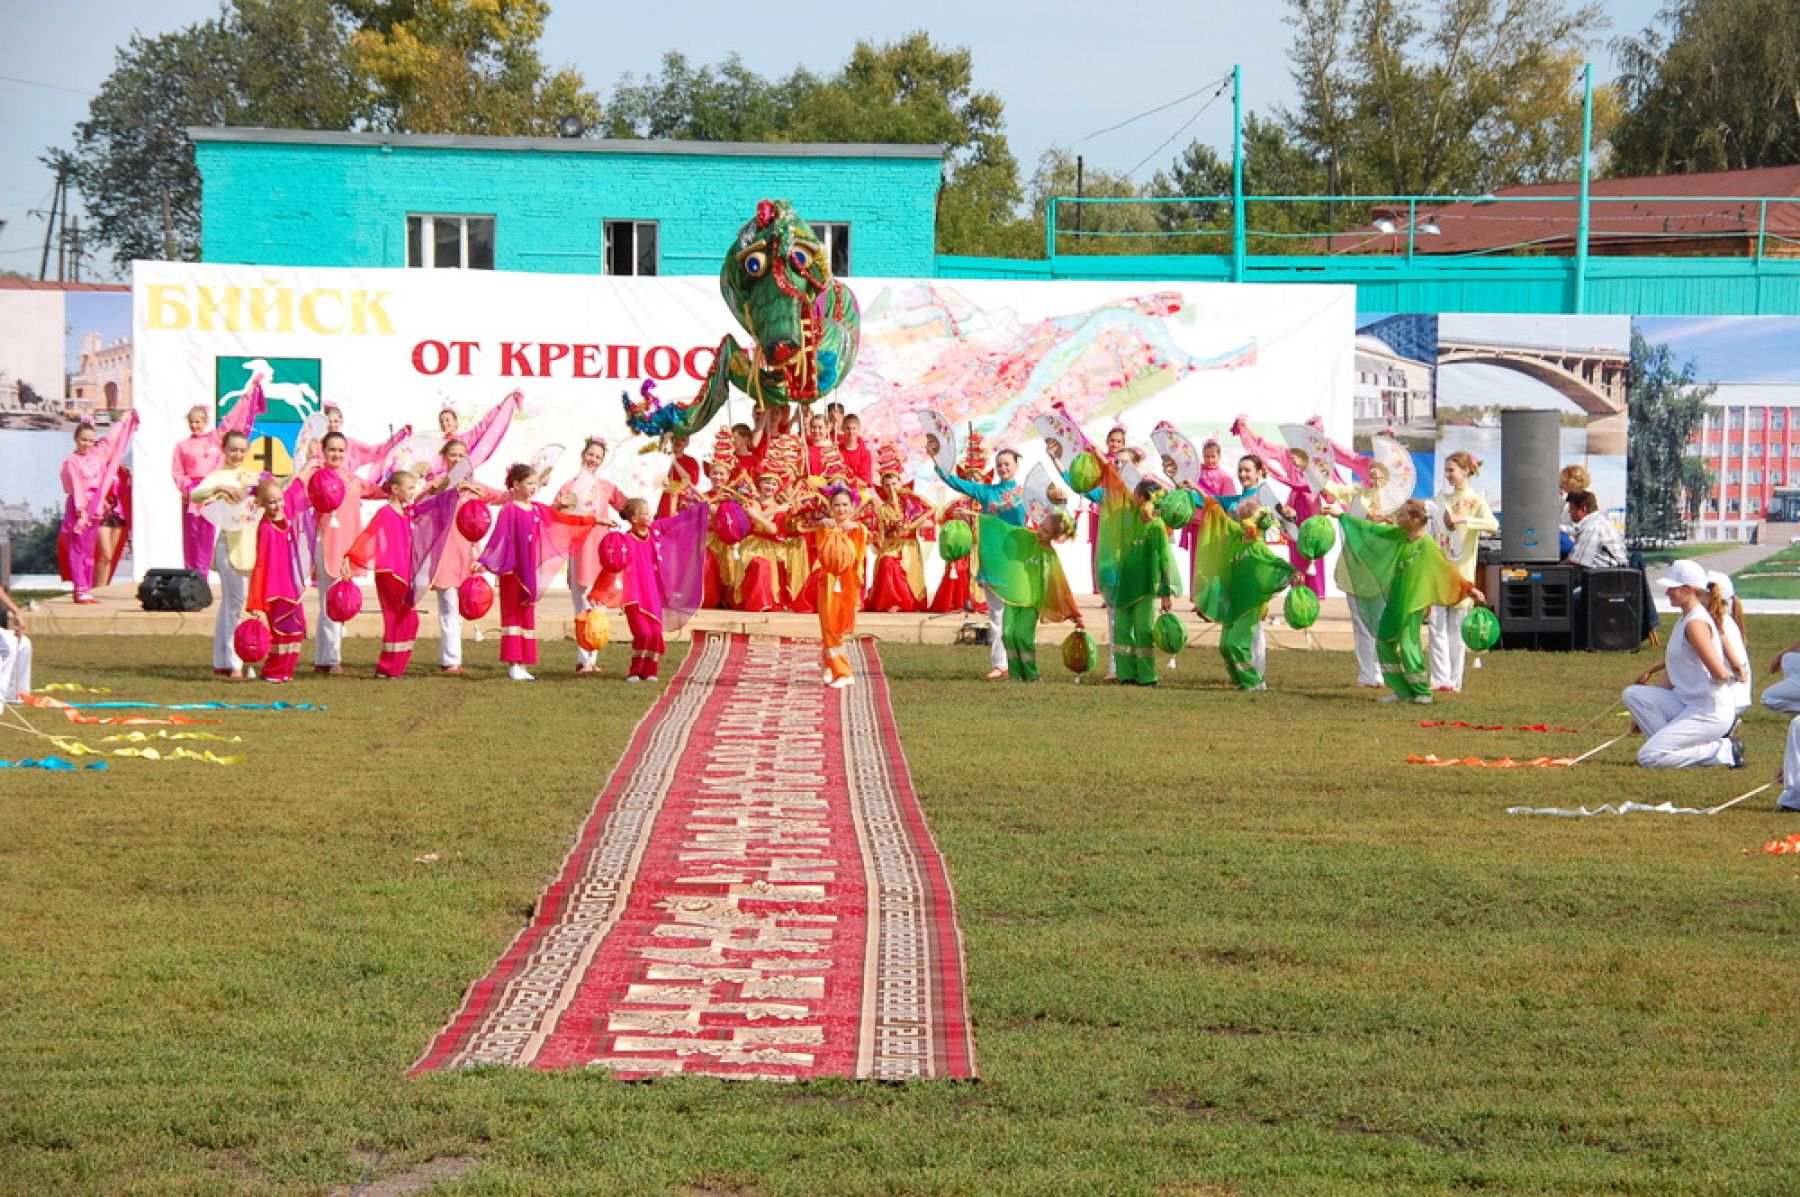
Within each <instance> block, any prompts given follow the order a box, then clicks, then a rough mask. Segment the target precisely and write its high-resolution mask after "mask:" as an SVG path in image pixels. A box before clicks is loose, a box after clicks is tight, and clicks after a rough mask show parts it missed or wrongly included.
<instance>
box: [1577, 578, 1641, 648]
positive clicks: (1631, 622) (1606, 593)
mask: <svg viewBox="0 0 1800 1197" xmlns="http://www.w3.org/2000/svg"><path fill="white" fill-rule="evenodd" d="M1581 593H1582V600H1581V601H1582V608H1583V610H1582V613H1581V626H1582V646H1583V647H1585V648H1589V649H1592V650H1594V651H1596V652H1607V653H1628V652H1632V651H1633V650H1635V649H1636V648H1637V647H1638V645H1640V644H1642V643H1643V642H1644V607H1643V596H1644V575H1643V574H1641V573H1639V572H1638V571H1637V570H1635V569H1590V570H1588V571H1586V573H1584V574H1583V575H1582V579H1581Z"/></svg>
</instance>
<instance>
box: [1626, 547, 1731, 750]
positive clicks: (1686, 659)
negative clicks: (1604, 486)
mask: <svg viewBox="0 0 1800 1197" xmlns="http://www.w3.org/2000/svg"><path fill="white" fill-rule="evenodd" d="M1657 585H1659V586H1662V587H1665V588H1666V589H1667V590H1668V592H1669V601H1670V602H1671V603H1673V604H1675V608H1676V610H1678V611H1680V612H1681V619H1680V621H1679V622H1678V623H1676V625H1675V630H1674V631H1673V632H1671V633H1670V635H1669V645H1668V649H1667V652H1666V655H1665V657H1664V660H1663V664H1662V667H1661V669H1660V670H1659V669H1657V668H1654V667H1653V668H1651V669H1648V670H1645V671H1644V674H1643V676H1642V677H1640V678H1639V679H1638V684H1637V685H1635V686H1627V687H1625V695H1624V698H1625V706H1626V707H1627V708H1628V709H1629V710H1630V711H1631V717H1632V718H1633V719H1634V720H1636V722H1637V726H1638V728H1639V729H1640V730H1641V731H1642V732H1643V733H1644V735H1645V736H1646V737H1648V738H1647V739H1645V741H1644V746H1643V747H1642V748H1640V749H1638V764H1640V765H1642V766H1644V767H1645V768H1646V769H1684V768H1693V767H1697V766H1705V765H1727V766H1730V767H1731V768H1733V769H1739V768H1742V767H1743V765H1744V745H1743V742H1742V741H1741V740H1738V739H1736V738H1735V737H1733V736H1732V735H1731V729H1732V725H1733V724H1735V723H1736V722H1737V712H1736V711H1734V710H1733V709H1732V705H1731V701H1732V700H1731V692H1730V687H1731V685H1732V683H1733V682H1737V681H1740V680H1743V679H1741V678H1740V676H1739V675H1738V674H1737V673H1735V672H1734V671H1733V670H1732V668H1731V666H1730V665H1728V664H1727V663H1726V659H1725V653H1724V651H1723V649H1724V639H1723V637H1722V635H1721V634H1720V632H1719V625H1718V622H1717V621H1718V618H1719V616H1721V615H1722V614H1723V613H1724V605H1723V603H1722V602H1721V601H1719V600H1718V599H1717V597H1716V592H1715V591H1713V590H1712V588H1711V587H1710V586H1709V585H1708V584H1707V580H1706V571H1705V570H1704V569H1702V568H1701V567H1700V566H1699V565H1698V564H1696V563H1695V562H1692V561H1677V562H1676V563H1675V564H1674V565H1673V566H1671V567H1670V569H1669V572H1668V575H1667V576H1666V577H1664V578H1663V579H1662V580H1661V581H1659V582H1658V583H1657ZM1704 599H1713V601H1714V603H1715V604H1716V607H1717V609H1716V610H1714V611H1709V610H1708V609H1707V606H1706V603H1705V602H1704V601H1703V600H1704ZM1658 673H1661V674H1662V676H1661V677H1660V678H1658V677H1657V675H1658ZM1653 678H1654V679H1656V680H1655V681H1654V682H1652V679H1653Z"/></svg>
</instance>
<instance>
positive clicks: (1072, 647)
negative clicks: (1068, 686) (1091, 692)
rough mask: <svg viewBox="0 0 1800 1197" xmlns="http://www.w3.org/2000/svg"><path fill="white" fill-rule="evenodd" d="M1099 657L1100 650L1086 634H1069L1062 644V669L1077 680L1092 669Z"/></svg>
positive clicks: (1077, 632) (1081, 632) (1078, 632)
mask: <svg viewBox="0 0 1800 1197" xmlns="http://www.w3.org/2000/svg"><path fill="white" fill-rule="evenodd" d="M1099 655H1100V648H1099V646H1098V645H1096V644H1095V643H1094V638H1093V637H1092V636H1090V635H1088V634H1087V633H1086V632H1083V631H1080V630H1079V629H1077V630H1076V631H1073V632H1070V633H1069V635H1068V637H1067V638H1066V639H1064V640H1063V642H1062V659H1063V668H1064V669H1067V670H1068V671H1069V672H1070V673H1072V674H1074V675H1075V676H1076V678H1077V679H1079V678H1080V677H1081V675H1082V674H1084V673H1086V672H1087V671H1088V670H1090V669H1092V668H1093V667H1094V661H1095V659H1096V658H1098V657H1099Z"/></svg>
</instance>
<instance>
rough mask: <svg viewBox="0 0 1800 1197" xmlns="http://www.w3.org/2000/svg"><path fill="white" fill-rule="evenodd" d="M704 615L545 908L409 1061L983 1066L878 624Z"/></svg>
mask: <svg viewBox="0 0 1800 1197" xmlns="http://www.w3.org/2000/svg"><path fill="white" fill-rule="evenodd" d="M850 649H851V658H852V664H853V668H854V669H855V671H856V674H857V677H858V680H859V684H858V685H855V686H852V687H850V688H849V689H847V690H830V689H827V688H825V687H824V686H823V685H822V684H821V680H820V666H819V660H818V656H817V651H818V650H817V646H816V645H813V644H807V643H801V642H792V641H783V640H775V639H756V640H752V639H749V638H747V637H744V636H728V635H722V634H717V633H711V634H702V635H700V636H697V637H696V638H695V642H694V644H693V646H692V648H691V649H690V651H689V653H688V657H687V659H686V661H685V662H684V663H683V665H682V668H681V671H680V672H679V674H678V675H677V676H676V678H675V679H674V680H673V681H672V682H671V683H670V685H669V688H668V690H667V691H666V692H665V693H663V694H662V695H661V696H659V697H658V699H657V701H656V703H655V705H654V706H652V708H651V709H650V711H649V713H648V714H646V715H645V717H644V719H643V720H642V721H641V722H640V723H639V724H638V727H637V729H636V730H635V731H634V732H633V733H632V737H631V740H630V743H629V744H628V746H627V748H626V750H625V753H624V756H623V757H622V758H621V760H620V762H619V765H618V766H617V768H615V769H614V771H613V774H612V776H611V778H610V779H609V780H608V782H607V784H606V786H605V788H604V789H603V790H602V792H601V794H600V796H599V798H598V799H597V801H596V803H595V807H594V809H593V811H592V813H591V814H590V815H589V817H588V819H587V820H586V822H585V823H584V824H583V826H582V828H581V831H580V833H579V835H578V836H577V838H576V841H575V845H574V847H573V848H572V849H571V850H570V852H569V854H568V856H567V857H566V858H565V859H564V861H563V864H562V867H561V868H560V869H559V870H558V873H557V876H556V879H555V880H554V881H553V882H552V884H551V885H550V887H549V889H548V890H546V891H545V893H544V895H543V897H542V898H541V899H540V900H539V902H538V904H537V908H536V913H535V914H534V916H533V918H532V919H531V921H530V923H529V924H528V925H527V926H526V927H525V928H524V929H523V930H522V931H521V932H520V933H519V935H518V937H517V938H516V939H515V940H514V941H513V943H512V945H511V946H510V947H509V948H508V949H507V951H506V952H505V953H504V954H503V955H502V956H501V958H500V960H499V962H498V963H497V964H496V965H495V967H494V969H493V971H492V972H491V973H490V974H489V975H488V976H486V977H484V978H483V979H481V980H480V981H477V982H476V983H475V984H473V985H472V986H470V988H469V990H468V993H467V995H466V996H465V998H464V1001H463V1003H462V1006H461V1008H460V1009H459V1010H458V1012H457V1013H456V1015H455V1016H454V1017H453V1018H452V1019H451V1020H450V1022H449V1024H448V1025H446V1026H445V1028H444V1029H443V1031H442V1032H441V1033H440V1034H439V1035H438V1036H437V1037H436V1039H435V1040H434V1041H433V1043H432V1044H431V1046H430V1047H429V1048H428V1049H427V1050H426V1052H425V1054H424V1055H423V1056H422V1057H420V1059H419V1060H418V1062H417V1063H416V1064H415V1065H414V1067H413V1071H414V1072H415V1073H421V1072H429V1071H434V1070H438V1069H445V1068H463V1067H472V1066H476V1065H482V1064H494V1065H511V1066H523V1067H533V1068H568V1067H600V1068H605V1069H608V1070H610V1071H612V1072H613V1073H615V1074H616V1075H618V1076H621V1077H624V1078H631V1079H635V1078H643V1077H653V1076H663V1075H671V1074H677V1073H687V1074H695V1073H698V1074H704V1075H711V1076H724V1077H734V1078H742V1079H760V1080H771V1081H794V1080H804V1079H810V1078H812V1077H818V1076H853V1077H859V1078H871V1079H881V1080H908V1079H927V1078H949V1079H957V1078H970V1077H973V1076H975V1075H976V1068H975V1057H974V1047H973V1041H972V1036H971V1032H970V1023H969V1017H968V1004H967V993H966V989H965V984H964V977H965V969H964V961H963V948H962V938H961V933H960V931H959V929H958V927H957V925H956V918H955V900H954V895H953V893H952V890H951V886H950V879H949V876H948V873H947V871H946V869H945V867H944V863H943V859H942V857H941V856H940V855H939V854H938V852H937V849H936V846H935V844H934V843H933V842H932V838H931V833H930V829H929V828H928V826H927V825H926V823H925V818H924V813H923V811H922V810H921V809H920V806H919V803H918V799H917V795H916V793H915V792H914V790H913V786H912V780H911V776H910V773H909V772H908V770H907V767H906V760H905V756H904V753H903V752H902V749H901V745H900V740H899V735H898V732H897V730H896V728H895V725H894V719H893V710H892V706H891V703H890V696H889V689H888V684H887V678H886V676H885V674H884V672H883V671H882V668H881V662H880V658H879V657H878V656H877V654H876V652H875V650H874V647H873V644H872V643H871V642H869V641H866V640H858V641H852V642H851V645H850Z"/></svg>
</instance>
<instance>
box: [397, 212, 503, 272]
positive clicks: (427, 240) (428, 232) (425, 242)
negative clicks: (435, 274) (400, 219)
mask: <svg viewBox="0 0 1800 1197" xmlns="http://www.w3.org/2000/svg"><path fill="white" fill-rule="evenodd" d="M415 220H416V221H418V222H419V242H418V244H419V250H420V253H421V256H423V257H429V258H430V259H431V260H430V262H422V261H421V262H415V261H413V221H415ZM440 220H454V221H459V222H460V224H459V226H458V228H457V237H456V244H457V253H458V256H459V257H460V259H461V260H460V261H458V262H457V263H456V264H455V265H449V266H440V265H438V262H437V237H436V236H435V232H436V224H437V222H438V221H440ZM477 220H485V221H487V223H488V253H489V255H490V257H491V259H492V260H490V261H489V263H488V264H487V265H486V266H475V265H471V264H470V261H469V223H470V222H471V221H477ZM499 257H500V222H499V220H498V219H497V218H496V217H495V215H494V214H493V213H492V212H408V213H407V214H406V268H407V269H408V270H494V269H497V263H498V261H499Z"/></svg>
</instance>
